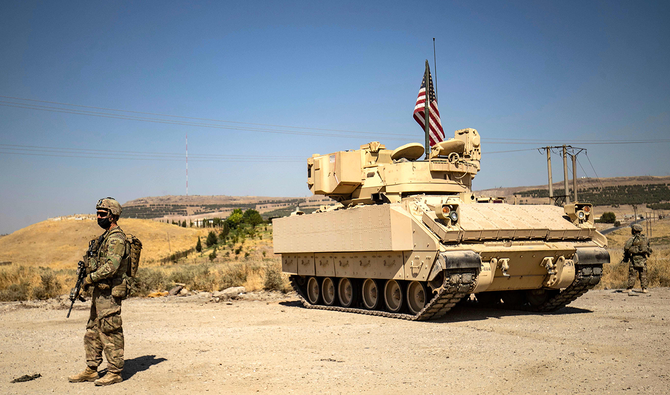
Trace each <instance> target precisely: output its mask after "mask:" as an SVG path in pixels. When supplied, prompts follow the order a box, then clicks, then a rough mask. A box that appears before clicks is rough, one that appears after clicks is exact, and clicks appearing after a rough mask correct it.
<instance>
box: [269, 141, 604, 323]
mask: <svg viewBox="0 0 670 395" xmlns="http://www.w3.org/2000/svg"><path fill="white" fill-rule="evenodd" d="M423 154H424V148H423V146H422V145H421V144H417V143H413V144H407V145H404V146H402V147H399V148H397V149H395V150H388V149H386V147H385V146H384V145H382V144H380V143H379V142H372V143H369V144H365V145H362V146H361V148H360V149H358V150H355V151H340V152H335V153H332V154H329V155H313V156H312V157H311V158H309V159H308V160H307V178H308V181H307V184H308V186H309V188H310V190H311V191H312V193H314V194H320V195H326V196H329V197H331V198H332V199H334V200H335V201H337V202H339V203H340V204H338V205H336V206H334V207H331V208H328V209H324V210H319V211H317V212H315V213H312V214H307V215H292V216H290V217H285V218H278V219H275V220H274V221H273V225H274V251H275V253H278V254H281V259H282V268H283V271H284V272H286V273H289V274H290V275H291V276H290V279H291V282H292V284H293V288H294V289H295V290H296V292H297V293H298V295H299V296H300V298H301V299H302V301H303V304H304V305H305V306H306V307H309V308H323V309H329V310H338V311H349V312H358V313H365V314H375V315H384V316H389V317H396V318H405V319H412V320H427V319H433V318H437V317H441V316H443V315H444V314H446V313H447V312H448V311H449V310H450V309H451V308H452V307H453V306H454V305H455V304H456V303H457V302H459V301H460V300H462V299H463V298H465V297H468V296H469V295H470V294H475V296H476V299H477V300H478V301H480V302H487V303H501V302H502V303H503V304H504V305H505V306H512V307H514V308H518V307H524V308H528V309H531V310H535V311H553V310H556V309H559V308H561V307H563V306H565V305H567V304H568V303H570V302H571V301H573V300H575V299H576V298H578V297H579V296H581V295H582V294H584V293H585V292H586V291H587V290H589V289H590V288H592V287H593V286H595V285H596V284H597V283H598V282H599V281H600V276H601V274H602V266H603V264H605V263H608V262H609V253H608V252H607V250H605V246H606V244H607V239H606V238H605V236H603V235H602V234H600V233H599V232H597V231H596V229H595V227H594V225H593V215H592V211H591V205H590V204H582V203H575V204H568V205H566V206H565V207H563V208H561V207H557V206H553V205H511V204H507V203H505V202H503V201H502V200H500V199H492V198H484V197H477V196H475V195H474V194H473V193H472V180H473V178H474V177H475V175H476V174H477V172H478V171H479V161H480V158H481V147H480V137H479V134H478V133H477V131H476V130H474V129H463V130H458V131H456V132H455V136H454V138H453V139H448V140H446V141H443V142H441V143H439V144H437V145H435V146H433V147H432V149H431V153H430V155H429V157H428V158H427V159H420V158H421V157H422V156H423ZM296 214H298V213H296Z"/></svg>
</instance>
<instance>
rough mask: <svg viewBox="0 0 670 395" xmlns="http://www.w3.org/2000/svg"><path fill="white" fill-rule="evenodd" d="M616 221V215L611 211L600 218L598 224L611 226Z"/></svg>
mask: <svg viewBox="0 0 670 395" xmlns="http://www.w3.org/2000/svg"><path fill="white" fill-rule="evenodd" d="M614 221H616V215H615V214H614V213H613V212H611V211H606V212H604V213H603V215H601V216H600V222H602V223H605V224H613V223H614Z"/></svg>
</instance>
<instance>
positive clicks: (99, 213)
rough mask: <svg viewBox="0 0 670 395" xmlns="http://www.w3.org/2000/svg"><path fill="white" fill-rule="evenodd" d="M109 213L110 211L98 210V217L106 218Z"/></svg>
mask: <svg viewBox="0 0 670 395" xmlns="http://www.w3.org/2000/svg"><path fill="white" fill-rule="evenodd" d="M108 215H109V211H98V217H100V218H105V217H106V216H108Z"/></svg>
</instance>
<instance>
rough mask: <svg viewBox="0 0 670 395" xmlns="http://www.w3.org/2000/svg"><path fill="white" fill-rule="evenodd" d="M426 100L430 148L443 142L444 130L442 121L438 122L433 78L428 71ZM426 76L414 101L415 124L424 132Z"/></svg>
mask: <svg viewBox="0 0 670 395" xmlns="http://www.w3.org/2000/svg"><path fill="white" fill-rule="evenodd" d="M428 99H429V101H430V105H429V107H428V109H429V111H428V114H429V123H430V128H429V130H428V135H429V138H430V146H431V147H432V146H434V145H435V144H437V143H439V142H440V141H443V140H444V130H443V129H442V121H441V120H440V110H438V108H437V98H436V97H435V90H434V88H433V78H432V77H431V75H430V70H428ZM425 108H426V76H425V74H424V77H423V79H422V80H421V88H420V89H419V95H418V96H417V99H416V105H415V106H414V119H415V120H416V122H417V123H418V124H419V125H421V128H422V129H423V130H426V123H425V119H426V113H425Z"/></svg>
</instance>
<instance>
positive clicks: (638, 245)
mask: <svg viewBox="0 0 670 395" xmlns="http://www.w3.org/2000/svg"><path fill="white" fill-rule="evenodd" d="M631 233H632V234H633V237H631V238H630V239H628V241H626V244H625V245H624V247H623V261H624V262H627V263H629V267H628V294H629V295H633V287H634V286H635V280H636V278H637V277H638V275H639V276H640V286H641V287H642V293H648V292H649V291H647V285H648V280H647V257H649V255H651V253H652V250H651V247H650V246H649V240H647V238H646V237H644V235H643V234H642V226H640V225H639V224H633V225H631Z"/></svg>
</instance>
